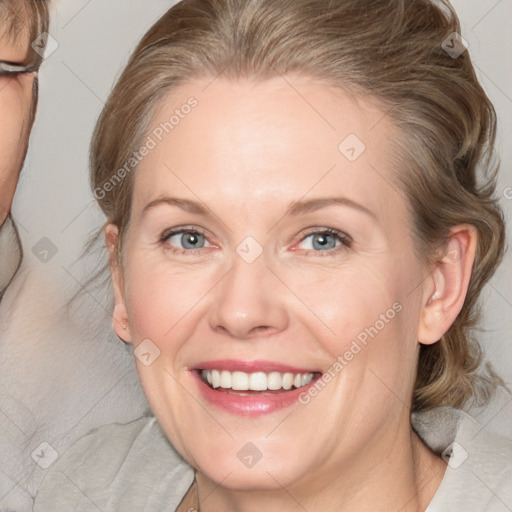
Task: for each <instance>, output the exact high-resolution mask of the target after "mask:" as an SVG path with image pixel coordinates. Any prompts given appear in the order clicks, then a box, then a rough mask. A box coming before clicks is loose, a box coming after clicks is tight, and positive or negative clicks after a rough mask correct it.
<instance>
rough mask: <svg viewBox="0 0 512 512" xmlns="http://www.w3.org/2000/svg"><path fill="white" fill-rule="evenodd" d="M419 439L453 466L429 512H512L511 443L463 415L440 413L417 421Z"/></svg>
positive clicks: (442, 410)
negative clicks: (473, 511) (476, 511)
mask: <svg viewBox="0 0 512 512" xmlns="http://www.w3.org/2000/svg"><path fill="white" fill-rule="evenodd" d="M413 425H415V429H417V432H418V434H419V435H420V437H422V438H423V439H424V441H425V442H426V444H428V445H429V446H430V447H431V448H432V449H433V450H434V451H435V452H436V453H438V454H440V455H441V456H442V457H443V458H444V459H445V460H446V461H447V463H448V465H447V467H446V472H445V475H444V478H443V480H442V482H441V485H440V486H439V489H438V491H437V493H436V495H435V496H434V499H433V500H432V502H431V504H430V505H429V508H428V509H427V512H438V511H442V510H443V511H444V510H453V511H459V510H460V511H462V510H464V511H466V510H479V511H489V512H491V511H492V512H495V511H501V510H503V511H509V510H512V441H511V440H510V439H508V438H506V437H502V436H499V435H497V434H494V433H492V432H489V431H487V430H486V429H485V427H484V426H483V425H481V424H480V423H478V422H477V421H476V420H475V419H474V418H472V417H471V416H469V415H468V414H466V413H465V412H463V411H459V410H456V409H452V408H447V407H443V408H439V409H434V410H432V411H429V412H427V413H421V414H420V415H419V416H418V415H416V416H415V419H414V420H413Z"/></svg>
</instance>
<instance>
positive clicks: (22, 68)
mask: <svg viewBox="0 0 512 512" xmlns="http://www.w3.org/2000/svg"><path fill="white" fill-rule="evenodd" d="M42 60H43V58H42V57H41V56H39V55H37V57H36V58H35V59H34V60H33V61H32V62H31V63H30V64H15V63H12V62H5V61H0V76H16V75H23V74H25V73H33V72H34V71H37V70H38V69H39V67H40V66H41V62H42Z"/></svg>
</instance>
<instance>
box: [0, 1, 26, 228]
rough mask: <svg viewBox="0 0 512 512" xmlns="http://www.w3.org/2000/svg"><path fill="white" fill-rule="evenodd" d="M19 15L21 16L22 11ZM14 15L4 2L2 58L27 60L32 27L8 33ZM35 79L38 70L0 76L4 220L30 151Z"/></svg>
mask: <svg viewBox="0 0 512 512" xmlns="http://www.w3.org/2000/svg"><path fill="white" fill-rule="evenodd" d="M0 4H2V2H0ZM16 15H17V16H21V12H18V13H17V14H16ZM11 16H15V14H14V13H13V12H12V11H11V7H10V6H9V5H7V4H2V5H0V60H1V61H4V62H9V63H12V64H26V63H28V60H29V59H30V58H31V54H32V48H31V47H30V41H29V39H30V37H29V30H28V27H27V30H21V32H19V33H18V34H17V35H16V36H12V35H11V34H8V33H7V30H6V26H7V25H8V18H9V17H11ZM27 23H28V21H27ZM34 80H35V73H28V74H18V75H14V76H0V155H1V160H0V224H1V223H2V222H3V221H4V220H5V217H6V216H7V214H8V212H9V210H10V208H11V204H12V200H13V197H14V192H15V190H16V185H17V182H18V177H19V173H20V171H21V168H22V166H23V161H24V159H25V155H26V152H27V146H28V139H29V134H30V129H31V126H32V121H33V120H32V115H31V109H32V102H33V87H34Z"/></svg>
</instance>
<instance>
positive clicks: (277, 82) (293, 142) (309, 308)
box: [106, 77, 476, 511]
mask: <svg viewBox="0 0 512 512" xmlns="http://www.w3.org/2000/svg"><path fill="white" fill-rule="evenodd" d="M292 85H293V87H292ZM191 96H194V97H195V98H196V99H197V101H198V106H197V108H195V109H194V110H193V111H192V112H191V113H190V114H189V115H188V116H187V117H186V118H185V119H183V120H182V121H181V122H180V124H179V125H178V126H177V127H175V129H174V130H173V131H172V132H171V133H170V134H169V135H168V136H167V137H166V138H164V139H163V141H162V142H161V143H159V144H158V145H157V147H156V148H154V149H153V150H152V151H151V152H150V153H149V155H148V156H146V157H145V158H144V160H143V161H142V162H141V164H140V166H139V168H138V169H137V171H136V175H135V184H134V195H133V205H132V210H131V216H130V222H129V228H128V231H127V233H126V239H125V241H124V242H125V245H124V250H123V254H122V266H120V265H119V264H118V263H117V260H116V258H115V253H116V244H117V242H118V240H117V228H116V227H115V226H113V225H109V226H107V228H106V238H107V243H108V246H109V250H110V254H111V266H112V273H113V281H114V291H115V297H116V305H115V311H114V327H115V330H116V332H117V333H118V335H119V336H120V337H121V338H122V339H124V340H125V341H127V342H128V343H133V345H134V348H136V347H137V346H138V345H139V344H140V343H141V342H142V340H144V339H146V338H149V339H150V340H151V341H152V342H153V343H154V344H155V345H156V346H157V347H158V349H159V350H160V356H159V357H158V358H157V359H156V360H155V361H154V362H153V363H152V364H151V365H149V366H144V365H142V364H141V363H140V362H139V361H137V367H138V371H139V375H140V379H141V382H142V386H143V388H144V390H145V393H146V395H147V397H148V399H149V402H150V404H151V407H152V410H153V412H154V413H155V415H156V416H157V418H158V420H159V422H160V424H161V425H162V427H163V428H164V430H165V432H166V433H167V435H168V437H169V438H170V439H171V441H172V443H173V444H174V446H175V447H176V448H177V450H178V451H179V452H180V453H181V454H182V455H183V457H184V458H185V459H186V460H187V461H188V462H189V463H190V464H191V465H192V466H194V467H195V468H197V469H198V474H197V480H198V487H199V498H200V500H201V510H203V511H208V510H226V511H230V510H244V511H253V510H254V511H256V510H268V511H274V510H276V511H277V510H279V511H283V510H284V511H288V510H290V511H291V510H303V509H306V510H325V511H330V510H333V511H334V510H335V511H345V510H347V511H348V510H361V511H364V510H375V504H376V503H378V504H379V505H378V509H379V510H403V511H405V510H407V511H409V510H411V511H412V510H424V509H425V508H426V506H427V504H428V503H429V502H430V500H431V498H432V497H433V495H434V493H435V491H436V489H437V487H438V486H439V483H440V481H441V479H442V477H443V474H444V470H445V467H446V464H445V462H444V461H443V460H442V459H441V458H439V457H437V456H435V455H434V454H433V453H432V452H431V451H430V450H429V449H428V448H427V447H426V446H425V445H423V444H422V443H421V441H420V440H419V439H418V438H417V436H416V435H415V434H414V432H413V431H412V429H411V425H410V416H409V415H410V409H409V406H410V401H411V395H412V389H413V384H414V379H415V373H416V360H417V356H418V350H419V347H420V344H419V342H418V340H419V341H421V342H423V343H434V342H436V341H437V340H438V339H439V338H440V336H441V335H442V334H443V333H444V332H445V331H446V330H447V329H448V327H449V326H450V325H451V323H452V322H453V320H454V318H455V317H456V315H457V314H458V312H459V311H460V308H461V307H462V303H463V301H464V297H465V293H466V289H467V284H468V280H469V277H470V272H471V265H472V262H473V258H474V250H475V241H476V238H475V237H476V235H475V232H474V230H473V229H472V228H471V227H470V226H457V227H456V228H454V229H453V230H452V238H451V239H450V242H449V247H448V249H449V251H450V252H449V254H448V255H447V256H446V257H445V258H443V259H442V260H440V262H439V263H438V264H437V265H435V266H434V267H430V268H426V267H425V265H424V264H423V263H422V262H421V261H419V260H418V257H417V256H416V254H415V251H414V243H413V240H412V235H411V215H410V213H409V211H408V208H407V205H406V202H405V200H404V198H403V196H402V195H401V193H399V192H398V189H397V187H396V186H394V185H393V183H394V178H395V176H394V173H396V172H398V171H397V170H396V169H395V167H394V165H393V164H392V163H391V157H392V150H393V146H392V142H391V141H392V139H393V137H394V136H396V133H395V130H394V127H393V125H392V123H391V122H390V120H389V119H387V118H385V116H383V114H382V112H381V111H380V110H379V109H378V108H377V107H376V106H375V105H374V104H373V103H372V102H370V101H369V100H368V99H362V98H359V99H357V100H355V99H352V98H351V97H349V96H347V95H346V94H345V93H344V92H343V91H342V90H340V89H334V88H329V87H327V86H326V85H323V84H321V83H315V82H313V81H311V80H308V79H306V78H300V77H287V80H286V81H285V80H283V79H282V78H276V79H272V80H269V81H266V82H259V83H253V82H250V81H239V82H236V83H232V82H229V81H226V80H224V79H221V78H218V79H216V80H215V81H213V83H211V80H205V81H200V80H198V81H195V82H190V83H186V84H183V85H181V86H180V88H178V89H176V90H175V91H173V93H172V95H171V96H169V97H168V98H167V100H166V101H165V102H164V103H163V104H162V105H161V106H160V108H159V110H158V112H157V114H156V116H155V119H154V122H153V124H152V126H158V124H159V123H160V122H162V121H165V120H166V119H168V118H169V115H170V114H172V112H173V111H174V110H175V109H176V108H179V107H180V106H181V105H183V104H185V103H186V101H187V99H188V98H189V97H191ZM349 134H356V135H357V137H359V139H360V140H362V141H363V142H364V144H365V145H366V150H365V151H364V152H363V153H362V154H361V156H359V158H357V159H356V160H355V161H353V162H350V161H349V160H348V159H347V158H346V157H345V156H344V155H343V154H342V153H341V152H340V151H339V150H338V145H339V144H340V142H342V141H343V140H344V139H345V137H347V135H349ZM164 196H172V197H180V198H186V199H190V200H192V201H198V202H201V203H202V204H203V205H206V206H207V207H208V208H209V211H210V213H211V217H210V218H208V217H205V216H203V215H199V214H196V213H191V212H187V211H185V210H183V209H181V208H178V207H177V206H171V205H168V204H159V205H158V206H154V207H153V208H150V209H148V210H147V211H146V212H145V213H143V210H144V208H145V207H146V206H147V205H148V204H149V203H150V202H152V201H154V200H155V199H159V198H162V197H164ZM331 196H337V197H344V198H348V199H350V200H351V201H353V202H355V203H357V204H359V205H362V206H364V207H365V208H367V209H368V210H369V211H370V212H371V213H370V214H368V213H364V212H362V211H360V210H359V209H357V208H354V207H352V206H348V205H334V206H332V205H331V206H328V207H325V208H322V209H319V210H317V211H310V212H306V213H302V214H300V215H297V216H292V215H286V211H287V208H288V206H289V205H290V203H291V202H293V201H298V200H302V199H304V200H307V199H312V198H324V197H331ZM180 227H183V228H184V230H185V231H186V230H187V229H196V230H197V229H199V230H203V231H204V234H205V238H204V239H203V238H201V239H200V244H199V247H200V248H199V249H196V250H194V252H190V249H186V248H185V247H188V246H185V245H183V239H182V237H181V236H180V235H175V236H173V237H172V238H168V239H167V240H164V241H162V240H161V239H162V235H163V234H165V232H166V231H168V230H169V229H170V228H180ZM325 228H333V229H336V230H338V231H340V232H342V233H345V234H346V235H348V236H349V237H350V239H351V243H350V246H349V247H347V246H344V245H343V244H342V243H341V242H340V241H339V240H337V239H336V238H334V240H337V241H336V243H334V242H332V245H331V246H329V248H328V250H326V249H322V248H320V249H319V248H318V246H316V247H315V246H314V245H313V237H311V236H308V235H309V234H310V233H311V231H312V229H314V230H316V229H318V230H322V229H325ZM247 236H252V237H253V238H254V239H255V240H256V241H257V242H258V243H259V244H260V246H261V247H262V248H263V253H262V255H261V256H260V257H259V258H258V259H256V260H255V261H254V262H253V263H251V264H248V263H246V261H244V259H242V258H241V257H240V256H239V255H238V254H237V252H236V248H237V246H238V245H239V244H240V242H241V241H242V240H244V239H245V238H246V237H247ZM331 240H332V239H331ZM201 246H202V247H201ZM331 247H332V248H331ZM180 251H181V252H180ZM187 251H189V252H187ZM326 252H330V255H326ZM435 292H437V294H436V297H435V299H432V296H433V295H434V293H435ZM395 303H399V304H400V305H401V306H402V309H401V311H400V312H399V313H398V314H396V316H395V317H394V318H393V320H392V321H389V322H388V323H386V325H385V327H384V328H383V329H381V330H380V331H379V333H378V335H377V336H375V337H374V338H373V339H372V340H371V341H370V342H369V343H368V345H367V346H366V347H365V348H364V349H363V350H361V351H360V352H359V353H357V355H355V356H354V358H353V359H352V360H351V361H350V362H349V364H347V365H346V366H345V367H344V368H343V370H342V371H339V372H338V373H337V374H336V376H335V378H334V379H333V380H332V381H331V382H330V383H329V385H328V386H326V387H325V389H323V390H322V391H321V392H320V393H319V394H318V396H316V397H315V398H314V399H312V400H311V401H310V403H308V404H307V405H302V404H299V403H296V404H294V405H292V406H291V407H288V408H285V409H282V410H278V411H276V412H274V413H272V414H268V415H264V416H260V417H258V418H249V417H244V416H239V415H233V414H231V413H228V412H226V411H223V410H220V409H218V408H216V407H214V406H212V405H210V404H209V403H207V402H205V401H204V400H203V398H202V396H201V395H200V394H199V392H198V386H197V384H196V383H195V380H194V379H193V377H192V375H191V372H190V370H189V369H190V368H193V367H194V366H195V365H197V364H198V363H199V362H201V361H206V360H218V359H241V360H244V361H253V360H267V361H275V362H279V363H283V364H288V365H292V366H297V367H300V368H311V369H318V370H320V371H321V372H323V373H325V372H327V371H328V369H329V368H330V367H331V366H332V365H333V362H334V360H335V358H336V357H337V356H339V355H343V354H344V353H345V351H346V350H347V349H349V347H350V345H351V342H352V341H353V340H354V339H355V338H356V336H357V335H358V334H359V333H361V332H362V331H364V329H365V328H367V327H369V326H373V325H374V324H375V323H376V321H377V320H379V318H380V315H381V314H384V313H386V311H387V310H388V309H389V308H392V305H393V304H395ZM248 442H250V443H253V444H254V445H255V446H256V447H257V448H258V450H259V451H260V452H261V454H262V458H261V460H260V461H259V462H258V463H257V464H256V465H255V466H253V467H252V468H247V467H245V466H244V465H243V464H242V463H241V461H240V460H239V459H238V457H237V453H238V451H239V450H240V449H241V448H242V447H243V446H244V445H246V443H248ZM284 488H286V490H284ZM302 507H303V508H302Z"/></svg>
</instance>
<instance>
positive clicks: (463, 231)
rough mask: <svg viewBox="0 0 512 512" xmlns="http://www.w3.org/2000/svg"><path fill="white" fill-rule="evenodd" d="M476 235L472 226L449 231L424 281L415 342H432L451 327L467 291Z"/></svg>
mask: <svg viewBox="0 0 512 512" xmlns="http://www.w3.org/2000/svg"><path fill="white" fill-rule="evenodd" d="M477 240H478V234H477V231H476V228H475V227H474V226H471V225H466V224H464V225H459V226H456V227H454V228H453V229H452V230H451V232H450V237H449V239H448V241H447V243H446V245H445V247H444V249H445V250H444V254H443V257H442V258H441V259H439V260H438V261H437V262H436V264H435V266H434V268H433V270H432V272H431V274H430V276H429V278H427V279H426V280H425V285H424V293H423V305H422V311H421V315H420V323H419V326H418V341H419V342H420V343H422V344H424V345H431V344H433V343H435V342H437V341H439V340H440V339H441V337H442V336H443V335H444V334H445V333H446V332H447V331H448V329H449V328H450V327H451V326H452V324H453V322H454V321H455V319H456V318H457V315H458V314H459V313H460V311H461V309H462V306H463V304H464V300H465V299H466V294H467V291H468V286H469V282H470V279H471V273H472V269H473V263H474V261H475V253H476V245H477Z"/></svg>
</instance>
